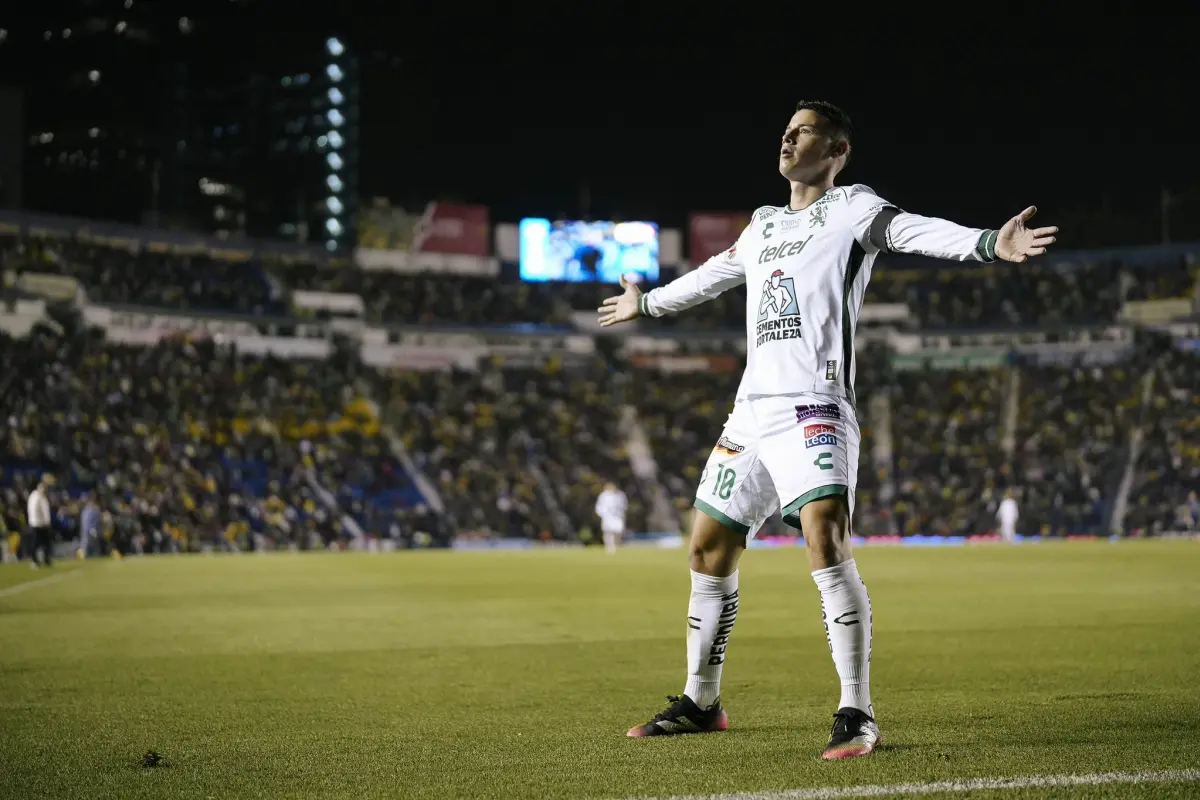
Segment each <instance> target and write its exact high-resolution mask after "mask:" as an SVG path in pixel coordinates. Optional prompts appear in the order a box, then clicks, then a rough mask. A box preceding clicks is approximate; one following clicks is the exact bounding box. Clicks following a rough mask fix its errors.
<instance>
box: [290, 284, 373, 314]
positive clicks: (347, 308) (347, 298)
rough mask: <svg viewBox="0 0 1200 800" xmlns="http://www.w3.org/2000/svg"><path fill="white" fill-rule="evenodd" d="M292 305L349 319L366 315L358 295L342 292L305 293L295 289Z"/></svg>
mask: <svg viewBox="0 0 1200 800" xmlns="http://www.w3.org/2000/svg"><path fill="white" fill-rule="evenodd" d="M292 305H293V306H295V307H296V308H300V309H304V310H305V311H328V312H329V313H330V314H344V315H346V316H351V317H361V316H362V315H363V314H365V313H366V308H365V307H364V306H363V300H362V297H361V296H360V295H357V294H345V293H343V292H306V291H302V290H300V289H296V290H294V291H293V292H292Z"/></svg>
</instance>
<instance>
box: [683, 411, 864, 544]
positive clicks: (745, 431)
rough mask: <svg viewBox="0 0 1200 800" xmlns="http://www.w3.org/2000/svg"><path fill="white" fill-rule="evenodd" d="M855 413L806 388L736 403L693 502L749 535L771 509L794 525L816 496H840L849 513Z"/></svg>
mask: <svg viewBox="0 0 1200 800" xmlns="http://www.w3.org/2000/svg"><path fill="white" fill-rule="evenodd" d="M859 441H860V440H859V430H858V418H857V416H856V415H855V413H854V406H853V405H852V404H851V403H850V401H849V400H846V399H845V398H841V397H834V396H830V395H817V394H804V395H795V396H793V397H787V398H781V397H772V398H765V399H761V400H744V401H742V402H741V403H738V404H737V405H736V406H734V409H733V413H732V414H730V415H729V419H728V420H727V421H726V423H725V429H724V431H722V433H721V438H720V439H719V440H717V445H716V447H715V448H714V449H713V451H712V455H710V456H709V457H708V463H707V464H706V465H705V467H704V474H703V475H702V476H701V477H700V485H699V486H698V487H697V488H696V508H697V509H699V510H700V511H703V512H704V513H705V514H707V515H708V516H710V517H712V518H713V519H715V520H717V521H718V522H720V523H721V524H723V525H725V526H726V527H727V528H730V529H732V530H735V531H738V532H741V533H745V534H746V535H747V538H753V537H754V534H756V533H757V532H758V529H759V528H761V527H762V525H763V523H764V522H766V521H767V518H768V517H770V516H771V515H772V514H773V513H775V511H776V510H781V512H782V516H783V520H784V522H786V523H787V524H789V525H791V526H792V527H794V528H799V527H800V509H801V508H803V507H804V506H805V505H807V504H808V503H810V502H811V501H813V500H819V499H821V498H824V497H833V496H839V495H840V496H844V497H845V498H846V501H847V503H848V504H849V506H850V511H851V514H852V515H853V511H854V490H855V487H856V486H857V484H858V450H859Z"/></svg>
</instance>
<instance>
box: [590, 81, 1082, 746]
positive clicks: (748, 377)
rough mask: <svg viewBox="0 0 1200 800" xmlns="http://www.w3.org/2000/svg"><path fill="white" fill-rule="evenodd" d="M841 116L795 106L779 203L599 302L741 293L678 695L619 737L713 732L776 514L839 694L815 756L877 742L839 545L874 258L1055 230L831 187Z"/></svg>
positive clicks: (864, 635)
mask: <svg viewBox="0 0 1200 800" xmlns="http://www.w3.org/2000/svg"><path fill="white" fill-rule="evenodd" d="M852 137H853V129H852V127H851V124H850V120H849V118H848V117H847V116H846V114H845V113H843V112H842V111H841V110H840V109H838V108H837V107H836V106H833V105H831V104H829V103H825V102H802V103H800V104H798V105H797V106H796V113H795V114H794V115H793V116H792V118H791V120H789V121H788V124H787V127H786V129H785V130H784V133H783V139H782V143H781V145H780V150H779V172H780V174H782V175H783V177H784V178H786V179H787V181H788V183H789V185H790V186H791V196H790V197H789V202H788V204H787V205H785V206H764V207H763V208H760V209H758V210H757V211H756V212H755V213H754V216H753V217H752V218H751V222H750V225H749V226H748V227H747V228H746V229H745V230H744V231H743V232H742V234H741V236H739V237H738V240H737V242H735V243H734V245H733V246H732V247H730V248H729V250H727V251H726V252H724V253H722V254H720V255H717V256H714V257H713V258H711V259H709V260H708V261H707V262H705V263H704V264H702V265H701V266H700V267H699V268H697V269H695V270H693V271H691V272H689V273H687V274H686V275H683V276H681V277H680V278H678V279H676V280H674V281H672V282H671V283H669V284H667V285H666V286H662V287H660V288H658V289H655V290H654V291H652V292H649V293H648V294H644V295H643V294H642V293H641V292H640V291H639V290H638V289H637V287H635V286H632V285H628V284H625V283H624V282H622V285H623V286H624V290H625V291H624V293H623V294H621V295H619V296H617V297H611V298H608V299H606V300H605V301H604V303H603V305H602V306H601V308H600V309H599V311H600V324H601V325H603V326H609V325H614V324H617V323H620V322H624V321H626V320H631V319H634V318H636V317H638V316H648V317H660V316H663V315H664V314H674V313H677V312H680V311H682V310H684V309H686V308H690V307H692V306H695V305H698V304H699V303H702V302H704V301H705V300H710V299H712V298H714V297H716V296H718V295H719V294H721V293H722V292H724V291H725V290H727V289H730V288H732V287H734V286H737V285H739V284H745V285H746V290H747V291H746V336H747V340H748V342H747V350H746V371H745V374H744V375H743V377H742V383H741V386H740V387H739V388H738V393H737V398H736V401H735V403H734V408H733V412H732V413H731V414H730V415H729V419H728V421H727V422H726V424H725V429H724V431H723V432H722V435H721V437H720V439H719V440H718V442H717V446H716V448H715V449H714V450H713V452H712V455H711V456H710V457H709V459H708V463H707V465H706V466H705V469H704V473H703V475H702V476H701V478H700V485H699V486H698V487H697V489H696V503H695V505H696V509H697V511H698V512H699V513H697V514H695V515H694V517H693V522H692V532H691V542H690V546H689V559H690V565H691V573H692V591H691V599H690V601H689V603H688V612H687V614H688V616H687V626H688V635H687V656H688V658H687V661H688V674H687V681H686V683H685V684H684V689H683V693H682V694H681V695H680V696H678V697H675V696H672V697H669V698H668V702H669V705H668V707H667V708H666V709H665V710H664V711H662V712H661V713H659V714H658V715H656V716H655V717H654V718H653V719H651V720H650V721H649V722H647V723H645V724H644V725H638V726H636V727H634V728H632V729H631V730H630V731H629V734H628V735H629V736H660V735H665V734H680V733H700V732H707V731H721V730H725V729H726V727H727V726H728V718H727V716H726V714H725V711H724V709H723V708H722V706H721V698H720V688H721V670H722V667H723V666H724V663H725V656H726V653H727V650H728V647H729V640H730V635H731V633H732V631H733V627H734V623H735V622H736V620H737V612H738V605H739V602H740V597H739V594H738V572H737V569H738V559H739V557H740V556H741V553H742V550H743V549H744V548H745V547H746V542H747V539H749V538H751V537H753V536H754V534H755V533H756V532H757V531H758V529H759V528H760V527H761V526H762V524H763V522H764V521H765V520H766V519H767V518H768V517H769V516H770V515H771V514H772V513H773V512H774V511H775V510H776V509H779V508H780V507H782V515H783V518H784V520H785V521H786V522H787V523H788V524H789V525H791V526H793V527H796V528H799V529H800V530H801V531H802V532H803V535H804V544H805V547H806V549H807V552H808V560H809V565H810V567H811V569H812V577H813V581H814V582H815V583H816V585H817V589H818V590H819V592H820V595H821V606H822V621H823V624H824V626H825V631H826V638H827V640H828V643H829V649H830V651H831V653H832V654H833V663H834V666H835V668H836V670H837V673H838V677H839V678H840V681H841V698H840V700H839V702H838V710H837V713H836V714H834V723H833V728H832V730H831V732H830V736H829V742H828V744H827V746H826V747H825V751H824V757H825V758H848V757H853V756H865V755H868V754H869V753H872V752H874V750H875V748H876V747H877V746H878V745H879V741H880V737H879V727H878V726H877V725H876V723H875V709H874V707H873V706H872V703H871V692H870V685H869V679H868V678H869V674H868V669H869V666H870V663H871V621H872V619H871V600H870V597H869V596H868V595H867V588H866V585H865V584H864V583H863V580H862V578H861V577H859V574H858V568H857V566H856V565H855V562H854V558H853V556H852V554H851V552H850V520H851V518H852V515H853V511H854V490H855V485H856V479H857V471H858V449H859V427H858V420H857V417H856V414H855V406H854V372H855V359H854V331H855V326H856V323H857V321H858V314H859V310H860V308H861V306H862V301H863V295H864V293H865V292H866V287H867V282H868V281H869V280H870V278H871V267H872V265H873V264H874V261H875V258H876V256H878V254H879V253H882V252H898V253H922V254H924V255H928V256H935V257H939V258H945V259H950V260H956V261H966V260H969V259H974V260H977V261H983V262H990V261H993V260H995V259H997V258H999V259H1003V260H1005V261H1013V262H1021V261H1025V260H1026V259H1027V258H1029V257H1031V256H1036V255H1039V254H1041V253H1044V252H1045V250H1046V248H1047V247H1048V246H1049V245H1050V244H1051V243H1052V242H1053V241H1054V234H1055V233H1056V232H1057V230H1058V229H1057V228H1038V229H1031V228H1029V227H1027V226H1026V223H1027V222H1028V221H1029V219H1030V218H1031V217H1032V216H1033V215H1034V212H1035V211H1036V209H1034V208H1032V207H1031V208H1027V209H1025V211H1023V212H1021V213H1020V214H1019V215H1017V216H1015V217H1013V218H1012V219H1010V220H1008V221H1007V222H1006V223H1005V224H1004V225H1003V226H1002V227H1001V228H1000V229H999V230H980V229H978V228H965V227H962V226H961V225H956V224H954V223H952V222H947V221H945V220H941V219H934V218H930V217H922V216H918V215H916V214H908V213H905V212H903V211H901V210H900V209H898V208H897V207H896V206H894V205H892V204H891V203H888V202H886V201H884V200H882V199H881V198H879V197H878V196H877V195H876V194H875V193H874V192H873V191H871V189H869V188H867V187H866V186H862V185H854V186H835V185H834V179H835V178H836V177H837V175H838V173H839V172H841V170H842V169H843V168H844V167H845V166H846V163H847V161H848V160H849V158H850V153H851V141H852Z"/></svg>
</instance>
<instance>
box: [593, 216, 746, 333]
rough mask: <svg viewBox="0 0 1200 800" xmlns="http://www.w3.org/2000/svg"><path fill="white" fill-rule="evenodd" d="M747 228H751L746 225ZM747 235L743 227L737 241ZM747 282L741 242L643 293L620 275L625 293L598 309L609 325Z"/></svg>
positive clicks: (672, 309)
mask: <svg viewBox="0 0 1200 800" xmlns="http://www.w3.org/2000/svg"><path fill="white" fill-rule="evenodd" d="M746 230H749V228H747V229H746ZM745 237H746V234H745V232H744V231H743V233H742V235H741V236H740V237H738V243H740V242H741V241H742V239H744V238H745ZM745 282H746V267H745V264H743V263H742V258H741V256H740V255H739V254H738V244H734V245H733V247H730V248H729V249H728V250H726V251H725V252H723V253H720V254H719V255H715V256H713V257H712V258H710V259H709V260H708V261H705V262H704V263H703V264H701V265H700V266H699V267H697V268H696V269H694V270H692V271H691V272H688V273H686V274H684V275H680V276H679V277H678V278H676V279H675V280H673V281H671V282H670V283H668V284H667V285H665V286H660V287H658V288H657V289H654V290H652V291H650V292H647V293H646V294H642V292H641V290H640V289H638V287H637V286H635V285H634V284H632V283H629V282H627V281H626V280H625V278H623V277H622V278H621V288H623V289H624V290H625V292H624V294H620V295H617V296H616V297H609V298H606V299H605V300H604V303H603V304H602V305H601V306H600V308H598V309H597V311H599V312H600V325H601V326H603V327H606V328H607V327H608V326H609V325H616V324H617V323H618V322H627V321H629V320H631V319H634V318H636V317H661V316H664V315H666V314H678V313H679V312H680V311H683V310H685V309H688V308H691V307H692V306H697V305H700V304H701V303H703V302H706V301H708V300H712V299H713V298H714V297H718V296H719V295H720V294H721V293H722V292H725V291H727V290H728V289H732V288H733V287H735V286H740V285H741V284H743V283H745Z"/></svg>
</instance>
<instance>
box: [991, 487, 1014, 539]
mask: <svg viewBox="0 0 1200 800" xmlns="http://www.w3.org/2000/svg"><path fill="white" fill-rule="evenodd" d="M1018 516H1019V515H1018V514H1017V501H1016V499H1015V498H1014V497H1013V493H1012V489H1009V490H1008V491H1007V492H1005V493H1004V499H1003V500H1001V501H1000V507H999V508H997V509H996V520H997V521H999V523H1000V538H1001V539H1003V540H1004V541H1006V542H1016V541H1017V517H1018Z"/></svg>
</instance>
